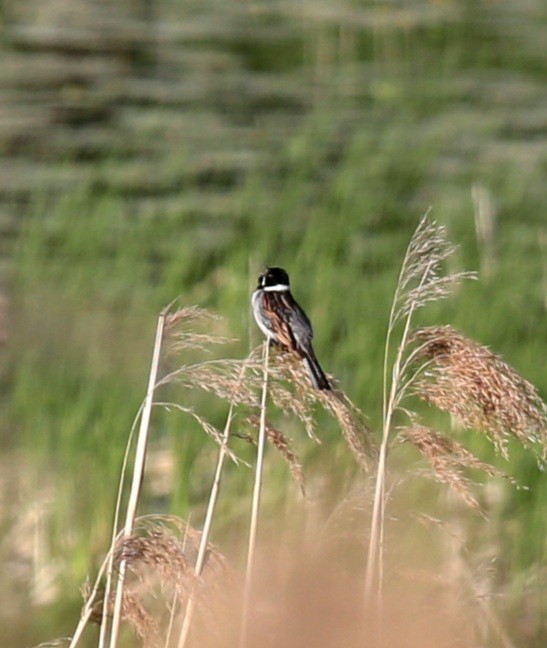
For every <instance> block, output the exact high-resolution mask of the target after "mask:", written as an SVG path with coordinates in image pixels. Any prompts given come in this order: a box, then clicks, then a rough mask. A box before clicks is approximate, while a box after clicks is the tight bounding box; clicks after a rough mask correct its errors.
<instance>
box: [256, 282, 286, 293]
mask: <svg viewBox="0 0 547 648" xmlns="http://www.w3.org/2000/svg"><path fill="white" fill-rule="evenodd" d="M262 290H263V291H264V292H287V290H289V286H287V284H275V286H264V288H262Z"/></svg>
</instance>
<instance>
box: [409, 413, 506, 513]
mask: <svg viewBox="0 0 547 648" xmlns="http://www.w3.org/2000/svg"><path fill="white" fill-rule="evenodd" d="M399 438H400V440H401V441H408V442H410V443H412V444H413V445H414V446H416V447H417V448H418V450H419V451H420V452H421V454H422V455H423V456H424V457H425V458H426V459H427V460H428V462H429V463H430V464H431V466H432V468H433V473H432V475H433V478H434V479H435V480H436V481H438V482H439V483H441V484H447V485H448V486H450V488H452V489H453V490H454V491H455V492H456V493H457V494H458V495H459V496H460V497H461V498H462V499H463V501H464V502H465V503H466V504H468V505H469V506H471V507H472V508H474V509H475V510H478V511H480V510H481V509H480V505H479V502H478V500H477V498H476V497H475V495H474V494H473V491H472V487H473V486H475V485H476V484H475V482H473V481H472V480H471V479H470V478H469V477H468V474H467V473H468V472H469V470H471V469H473V470H478V471H481V472H483V473H485V474H486V475H489V476H490V477H505V478H508V479H510V478H509V477H508V476H507V475H506V474H505V473H504V472H503V471H501V470H498V469H497V468H495V467H494V466H492V465H490V464H488V463H485V462H484V461H480V460H479V459H477V457H475V455H474V454H473V453H471V452H470V451H469V450H467V448H464V446H462V445H461V444H460V443H457V442H456V441H454V440H453V439H450V438H448V437H446V436H444V435H443V434H441V433H440V432H438V431H436V430H432V429H431V428H428V427H426V426H424V425H413V426H407V427H403V428H400V429H399Z"/></svg>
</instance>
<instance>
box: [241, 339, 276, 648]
mask: <svg viewBox="0 0 547 648" xmlns="http://www.w3.org/2000/svg"><path fill="white" fill-rule="evenodd" d="M269 357H270V344H269V342H268V341H266V342H264V377H263V381H262V400H261V402H260V428H259V431H258V443H257V446H258V447H257V455H256V469H255V482H254V488H253V502H252V507H251V522H250V530H249V546H248V550H247V568H246V573H245V588H244V592H243V617H242V629H241V638H240V642H239V645H240V646H241V648H245V646H247V642H248V634H249V611H250V610H249V608H250V603H251V589H252V586H253V575H254V562H255V549H256V536H257V530H258V512H259V508H260V495H261V492H262V472H263V466H264V447H265V445H266V398H267V395H268V365H269Z"/></svg>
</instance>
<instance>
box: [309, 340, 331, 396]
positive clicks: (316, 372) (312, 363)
mask: <svg viewBox="0 0 547 648" xmlns="http://www.w3.org/2000/svg"><path fill="white" fill-rule="evenodd" d="M304 361H305V362H306V366H307V367H308V373H309V374H310V379H311V381H312V383H313V386H314V387H315V389H325V390H331V389H332V387H331V386H330V382H329V381H328V378H327V377H326V376H325V372H324V371H323V369H321V365H320V364H319V361H318V360H317V358H316V357H315V353H314V352H313V349H312V348H310V349H309V350H308V351H307V353H306V354H305V355H304Z"/></svg>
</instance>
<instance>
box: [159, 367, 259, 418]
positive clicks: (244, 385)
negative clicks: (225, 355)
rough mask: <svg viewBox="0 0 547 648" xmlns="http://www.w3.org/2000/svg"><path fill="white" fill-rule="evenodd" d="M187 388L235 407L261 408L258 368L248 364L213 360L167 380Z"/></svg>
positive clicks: (187, 369) (172, 375) (173, 375)
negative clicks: (216, 397) (212, 395)
mask: <svg viewBox="0 0 547 648" xmlns="http://www.w3.org/2000/svg"><path fill="white" fill-rule="evenodd" d="M165 382H166V383H175V382H176V383H177V384H179V385H181V386H182V387H184V388H188V389H194V388H198V389H201V390H203V391H206V392H208V393H211V394H215V395H216V396H218V397H219V398H221V399H222V400H226V401H228V402H233V403H234V404H236V405H248V406H250V407H258V405H259V400H258V396H257V394H258V393H259V391H260V386H261V379H260V376H259V373H258V366H257V365H255V363H254V362H251V361H249V360H248V359H246V360H214V361H211V362H202V363H199V364H195V365H187V366H183V367H181V368H180V369H179V370H177V371H176V372H173V373H172V374H170V376H169V377H167V378H166V379H165Z"/></svg>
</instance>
